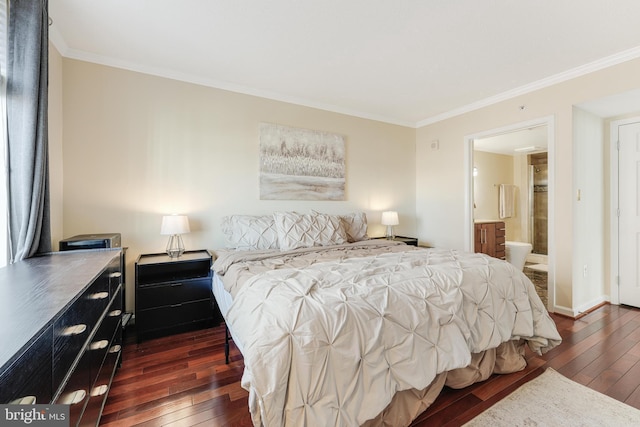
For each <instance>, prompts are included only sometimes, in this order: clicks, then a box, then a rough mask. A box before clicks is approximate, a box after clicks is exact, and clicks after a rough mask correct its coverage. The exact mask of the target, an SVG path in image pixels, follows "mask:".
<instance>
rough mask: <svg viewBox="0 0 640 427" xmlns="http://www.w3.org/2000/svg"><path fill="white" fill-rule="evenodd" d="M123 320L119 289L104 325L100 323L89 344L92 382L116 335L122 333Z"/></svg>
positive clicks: (105, 317) (103, 320) (106, 314)
mask: <svg viewBox="0 0 640 427" xmlns="http://www.w3.org/2000/svg"><path fill="white" fill-rule="evenodd" d="M121 318H122V298H121V289H120V288H119V290H118V292H117V293H116V295H115V298H114V299H113V300H112V303H111V305H110V306H109V308H108V310H107V312H106V313H105V316H104V318H103V319H102V323H100V326H99V327H98V330H97V331H96V333H95V334H94V336H93V338H92V339H91V342H90V343H89V351H90V353H91V381H95V379H96V377H97V376H98V371H99V370H100V366H101V365H102V362H103V361H104V358H105V356H106V354H107V351H108V350H109V348H110V347H111V345H112V341H113V339H114V335H115V334H116V333H120V330H121V327H122V324H121Z"/></svg>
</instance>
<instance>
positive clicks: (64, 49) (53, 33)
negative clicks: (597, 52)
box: [49, 26, 640, 129]
mask: <svg viewBox="0 0 640 427" xmlns="http://www.w3.org/2000/svg"><path fill="white" fill-rule="evenodd" d="M49 39H50V40H51V42H52V43H53V44H54V46H55V47H56V49H58V51H59V52H60V54H61V55H62V56H63V57H65V58H70V59H77V60H80V61H86V62H92V63H96V64H100V65H105V66H109V67H115V68H121V69H125V70H129V71H134V72H138V73H143V74H150V75H154V76H158V77H164V78H168V79H172V80H179V81H183V82H187V83H193V84H198V85H201V86H207V87H212V88H216V89H222V90H227V91H230V92H236V93H241V94H245V95H250V96H256V97H260V98H266V99H271V100H274V101H280V102H286V103H289V104H295V105H300V106H304V107H309V108H315V109H319V110H324V111H329V112H333V113H338V114H345V115H348V116H352V117H358V118H361V119H367V120H374V121H378V122H383V123H389V124H393V125H398V126H403V127H409V128H413V129H418V128H421V127H424V126H428V125H431V124H434V123H437V122H441V121H443V120H447V119H450V118H452V117H456V116H460V115H462V114H465V113H469V112H471V111H475V110H479V109H481V108H484V107H488V106H490V105H494V104H497V103H499V102H502V101H506V100H508V99H512V98H515V97H517V96H521V95H524V94H527V93H531V92H534V91H536V90H540V89H543V88H546V87H549V86H552V85H555V84H558V83H562V82H565V81H568V80H571V79H574V78H577V77H580V76H583V75H585V74H589V73H593V72H595V71H599V70H602V69H604V68H608V67H611V66H614V65H617V64H620V63H623V62H626V61H630V60H633V59H636V58H639V57H640V46H637V47H635V48H632V49H628V50H625V51H622V52H619V53H617V54H614V55H610V56H607V57H604V58H601V59H599V60H596V61H593V62H590V63H588V64H584V65H581V66H579V67H576V68H573V69H571V70H567V71H564V72H562V73H558V74H555V75H553V76H550V77H547V78H544V79H541V80H537V81H535V82H532V83H529V84H526V85H524V86H520V87H517V88H515V89H511V90H508V91H506V92H502V93H500V94H497V95H494V96H491V97H488V98H484V99H481V100H479V101H476V102H473V103H471V104H467V105H464V106H462V107H460V108H455V109H453V110H450V111H446V112H444V113H441V114H437V115H435V116H431V117H428V118H425V119H423V120H420V121H418V122H412V121H407V120H402V119H399V118H395V117H386V116H381V115H377V114H371V113H367V112H363V111H358V110H353V109H349V108H344V107H341V106H338V105H333V104H326V103H321V102H316V101H312V100H309V99H305V98H299V97H295V96H290V95H285V94H281V93H276V92H271V91H266V90H262V89H256V88H252V87H248V86H243V85H238V84H235V83H231V82H227V81H221V80H215V79H207V78H203V77H202V76H198V75H195V74H188V73H180V72H176V71H173V70H169V69H163V68H157V67H148V66H145V65H142V64H138V63H134V62H128V61H122V60H120V59H116V58H112V57H106V56H101V55H96V54H92V53H89V52H85V51H80V50H75V49H71V48H69V46H68V45H67V44H66V43H65V41H64V39H63V38H62V36H61V35H60V33H59V32H58V31H57V30H56V29H55V26H52V27H50V28H49Z"/></svg>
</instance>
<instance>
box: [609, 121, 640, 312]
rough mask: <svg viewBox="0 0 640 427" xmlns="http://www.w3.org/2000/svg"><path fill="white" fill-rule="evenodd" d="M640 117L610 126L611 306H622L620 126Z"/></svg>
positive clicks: (616, 122)
mask: <svg viewBox="0 0 640 427" xmlns="http://www.w3.org/2000/svg"><path fill="white" fill-rule="evenodd" d="M639 122H640V116H637V117H632V118H629V119H622V120H614V121H612V122H611V123H610V124H609V135H610V136H609V145H610V147H609V150H610V151H609V152H610V156H609V158H610V160H609V161H610V175H609V176H610V179H609V181H610V194H611V201H610V204H609V206H610V212H611V213H610V218H611V221H610V228H609V235H610V236H611V237H610V244H609V246H610V254H609V256H610V263H611V267H610V269H609V270H610V271H611V276H610V277H609V283H610V293H611V304H620V287H619V283H618V281H617V277H618V276H619V275H620V254H619V250H620V248H619V245H620V241H619V238H618V237H619V234H618V233H619V227H620V224H619V222H620V220H619V217H618V214H617V209H618V207H619V200H618V196H619V195H618V191H619V189H618V181H619V179H620V170H619V159H618V157H619V151H618V139H619V132H620V126H624V125H628V124H631V123H639Z"/></svg>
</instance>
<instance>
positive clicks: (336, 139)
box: [260, 123, 345, 200]
mask: <svg viewBox="0 0 640 427" xmlns="http://www.w3.org/2000/svg"><path fill="white" fill-rule="evenodd" d="M344 159H345V147H344V136H342V135H337V134H334V133H330V132H322V131H315V130H308V129H299V128H293V127H287V126H281V125H276V124H270V123H261V124H260V199H261V200H344V199H345V198H344V197H345V191H344V187H345V160H344Z"/></svg>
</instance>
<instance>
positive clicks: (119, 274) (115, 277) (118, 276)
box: [109, 272, 122, 279]
mask: <svg viewBox="0 0 640 427" xmlns="http://www.w3.org/2000/svg"><path fill="white" fill-rule="evenodd" d="M120 277H122V273H120V272H117V273H111V274H110V275H109V278H111V279H119V278H120Z"/></svg>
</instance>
